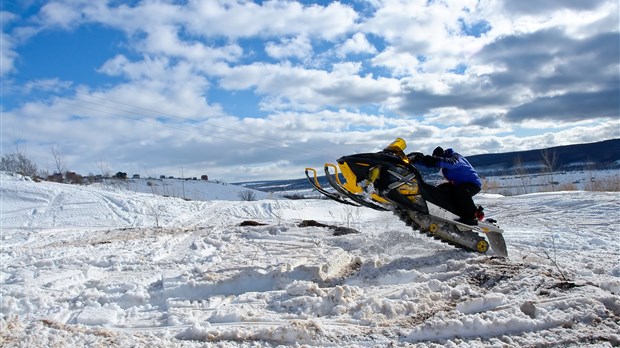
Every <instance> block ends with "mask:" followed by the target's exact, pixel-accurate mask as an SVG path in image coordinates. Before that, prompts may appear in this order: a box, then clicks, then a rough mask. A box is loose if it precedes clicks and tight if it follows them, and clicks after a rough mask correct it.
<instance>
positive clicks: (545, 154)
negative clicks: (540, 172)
mask: <svg viewBox="0 0 620 348" xmlns="http://www.w3.org/2000/svg"><path fill="white" fill-rule="evenodd" d="M540 155H541V157H542V164H543V168H544V170H545V171H546V172H547V173H549V179H550V181H551V191H555V180H554V178H553V173H554V172H555V170H556V166H557V161H556V157H555V152H553V151H552V152H549V150H548V149H544V150H542V151H541V152H540Z"/></svg>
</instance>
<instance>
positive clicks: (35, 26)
mask: <svg viewBox="0 0 620 348" xmlns="http://www.w3.org/2000/svg"><path fill="white" fill-rule="evenodd" d="M1 11H2V12H1V20H2V37H1V40H2V41H1V45H0V72H1V74H2V80H1V83H2V109H1V112H2V124H1V126H2V127H1V146H2V152H3V154H4V153H10V152H14V151H22V152H25V153H27V154H28V155H29V156H30V157H32V158H33V159H34V160H35V162H36V163H37V165H38V166H39V168H40V169H42V170H48V171H50V172H53V171H54V170H55V167H56V164H55V161H54V158H53V155H52V151H51V149H52V148H53V149H55V151H56V153H59V154H61V157H62V159H63V165H64V167H65V168H64V169H66V170H72V171H77V172H79V173H82V174H88V173H94V174H99V173H101V172H103V171H111V172H113V173H114V172H117V171H124V172H128V173H130V174H134V173H139V174H142V175H151V176H157V177H158V176H159V175H161V174H165V175H174V176H181V174H182V173H183V175H186V176H200V175H201V174H205V173H206V174H209V176H210V177H212V178H219V179H223V180H226V181H231V182H233V181H245V180H267V179H280V178H298V177H301V176H303V169H304V168H305V167H306V166H315V167H320V166H321V165H322V164H323V163H324V162H326V161H334V160H335V159H337V158H338V157H340V156H342V155H345V154H350V153H352V152H370V151H376V150H379V149H381V148H382V147H383V146H384V145H385V144H387V143H389V142H390V141H391V140H392V139H394V138H396V137H403V138H404V139H405V140H407V142H408V150H409V151H422V152H429V151H431V150H432V149H433V148H434V147H435V146H437V145H442V146H444V147H453V148H454V149H455V150H457V151H458V152H461V153H462V154H464V155H475V154H482V153H497V152H508V151H517V150H530V149H538V148H545V147H550V146H556V145H566V144H573V143H584V142H594V141H600V140H605V139H611V138H619V137H620V111H619V109H620V101H619V95H620V90H619V85H620V72H619V71H620V64H619V60H620V53H619V52H620V47H619V46H620V34H619V18H618V13H619V8H618V2H617V1H616V0H592V1H588V2H566V1H545V2H540V1H517V2H508V1H495V0H480V1H475V0H462V1H426V0H423V1H416V0H407V1H405V0H353V1H342V2H337V3H334V2H329V1H304V2H293V1H254V2H252V1H227V0H218V1H166V0H143V1H127V2H123V1H86V0H57V1H36V0H31V1H16V0H8V1H3V2H2V9H1Z"/></svg>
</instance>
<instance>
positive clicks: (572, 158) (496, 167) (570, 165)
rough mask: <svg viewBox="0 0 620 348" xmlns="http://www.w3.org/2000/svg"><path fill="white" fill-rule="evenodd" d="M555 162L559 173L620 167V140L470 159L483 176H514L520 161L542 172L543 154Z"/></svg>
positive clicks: (524, 166) (525, 166)
mask: <svg viewBox="0 0 620 348" xmlns="http://www.w3.org/2000/svg"><path fill="white" fill-rule="evenodd" d="M544 153H546V154H547V155H548V156H547V157H548V158H554V159H555V165H554V168H555V169H556V171H567V170H581V169H611V168H620V139H612V140H605V141H600V142H596V143H587V144H576V145H566V146H556V147H550V148H547V149H540V150H530V151H516V152H506V153H497V154H485V155H475V156H470V157H467V159H468V160H469V162H470V163H471V164H472V165H473V166H474V167H475V168H476V170H477V171H478V172H479V173H481V174H482V175H491V174H496V175H498V174H512V173H514V172H515V170H516V169H517V168H516V167H515V165H516V163H517V162H520V163H521V165H520V166H521V167H522V168H525V169H527V170H529V171H530V172H534V171H540V170H541V169H542V168H543V167H544V165H543V154H544Z"/></svg>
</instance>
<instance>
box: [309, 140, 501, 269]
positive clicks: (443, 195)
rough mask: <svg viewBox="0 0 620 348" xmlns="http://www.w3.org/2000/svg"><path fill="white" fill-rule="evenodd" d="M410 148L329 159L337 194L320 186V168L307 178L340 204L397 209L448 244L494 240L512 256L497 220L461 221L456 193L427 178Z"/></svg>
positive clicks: (473, 246) (480, 247)
mask: <svg viewBox="0 0 620 348" xmlns="http://www.w3.org/2000/svg"><path fill="white" fill-rule="evenodd" d="M406 146H407V144H406V142H405V141H404V140H403V139H401V138H397V139H396V140H395V141H393V142H392V143H391V144H390V145H389V146H388V147H386V148H385V149H384V150H382V151H379V152H374V153H360V154H355V155H350V156H344V157H341V158H340V159H338V161H337V163H338V165H334V164H331V163H326V164H325V167H324V171H325V176H326V178H327V181H328V182H329V184H330V186H332V187H333V189H334V190H335V192H333V191H328V190H326V189H325V188H323V187H322V186H321V185H320V184H319V180H318V176H317V171H316V170H315V169H313V168H306V177H307V178H308V180H309V181H310V183H311V184H312V186H314V188H315V189H316V190H317V191H319V192H320V193H322V194H323V195H325V196H327V197H329V198H331V199H333V200H335V201H337V202H340V203H343V204H349V205H354V206H365V207H369V208H372V209H375V210H385V211H392V212H393V213H394V214H396V215H397V216H398V217H399V218H400V219H401V220H402V221H404V222H405V223H406V224H407V225H409V226H411V227H413V228H414V229H416V230H419V231H420V232H421V233H424V234H427V235H429V236H431V237H433V238H435V239H438V240H440V241H442V242H444V243H448V244H450V245H453V246H456V247H459V248H462V249H465V250H470V251H476V252H479V253H486V252H487V251H488V250H489V244H490V247H491V249H492V250H493V252H494V253H495V254H496V255H498V256H504V257H506V256H508V252H507V250H506V243H505V241H504V237H503V235H502V233H503V230H502V229H501V228H499V227H498V226H497V224H496V221H495V220H492V219H486V220H483V221H479V222H478V224H477V225H466V224H463V223H460V222H457V221H455V219H457V218H458V216H457V215H456V214H455V213H454V212H455V211H456V209H455V207H454V203H453V199H452V197H451V196H450V194H449V193H448V192H447V191H445V190H442V189H441V188H438V187H435V186H433V185H430V184H427V183H425V182H424V180H423V179H422V175H421V174H420V171H419V170H418V169H417V168H416V167H415V166H414V165H413V163H412V161H411V160H410V158H408V157H407V155H405V152H404V150H405V148H406ZM332 170H333V171H334V172H333V173H332V172H331V171H332ZM339 170H340V173H341V175H342V177H343V178H344V182H342V180H341V175H340V174H339V172H338V171H339ZM311 173H312V175H311ZM485 237H486V238H485Z"/></svg>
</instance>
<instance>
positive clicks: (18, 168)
mask: <svg viewBox="0 0 620 348" xmlns="http://www.w3.org/2000/svg"><path fill="white" fill-rule="evenodd" d="M0 170H4V171H7V172H13V173H18V174H21V175H24V176H29V177H31V178H36V176H37V166H36V165H35V164H34V163H33V162H32V161H31V160H30V159H29V158H28V157H26V155H24V154H23V153H20V152H16V153H9V154H6V155H4V156H2V160H0Z"/></svg>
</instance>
